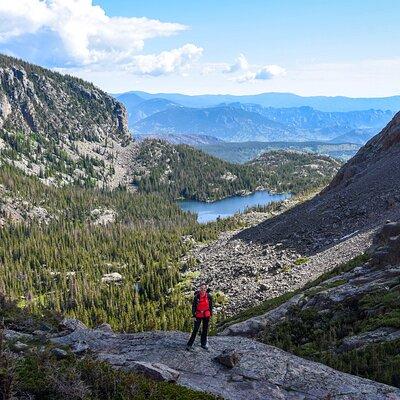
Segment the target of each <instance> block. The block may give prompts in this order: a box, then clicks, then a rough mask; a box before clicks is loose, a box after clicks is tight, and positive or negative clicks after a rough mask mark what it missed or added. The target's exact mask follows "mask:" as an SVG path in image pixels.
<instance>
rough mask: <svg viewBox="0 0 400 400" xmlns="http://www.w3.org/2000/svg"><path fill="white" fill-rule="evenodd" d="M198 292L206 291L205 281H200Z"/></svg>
mask: <svg viewBox="0 0 400 400" xmlns="http://www.w3.org/2000/svg"><path fill="white" fill-rule="evenodd" d="M200 292H201V293H205V292H207V283H205V282H201V283H200Z"/></svg>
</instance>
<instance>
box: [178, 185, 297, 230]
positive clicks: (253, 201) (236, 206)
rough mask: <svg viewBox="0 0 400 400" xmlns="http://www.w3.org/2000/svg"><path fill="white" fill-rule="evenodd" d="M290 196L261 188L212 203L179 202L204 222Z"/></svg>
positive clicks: (185, 209) (183, 208)
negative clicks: (272, 192)
mask: <svg viewBox="0 0 400 400" xmlns="http://www.w3.org/2000/svg"><path fill="white" fill-rule="evenodd" d="M288 197H290V195H289V194H271V193H269V192H267V191H265V190H260V191H258V192H254V193H252V194H249V195H247V196H232V197H227V198H226V199H222V200H218V201H214V202H212V203H206V202H203V201H197V200H182V201H179V202H178V204H179V206H180V207H181V208H182V210H184V211H190V212H192V213H196V214H197V221H198V222H200V223H202V224H203V223H206V222H210V221H215V220H216V219H217V218H218V217H220V218H227V217H230V216H232V215H234V214H236V213H239V212H243V211H244V210H245V209H246V208H248V207H254V206H258V205H261V206H264V205H267V204H270V203H272V202H274V201H280V200H284V199H287V198H288Z"/></svg>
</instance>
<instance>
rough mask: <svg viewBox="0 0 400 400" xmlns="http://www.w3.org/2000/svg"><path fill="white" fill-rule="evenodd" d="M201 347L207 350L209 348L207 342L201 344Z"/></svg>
mask: <svg viewBox="0 0 400 400" xmlns="http://www.w3.org/2000/svg"><path fill="white" fill-rule="evenodd" d="M201 348H202V349H204V350H207V351H208V350H209V347H208V344H205V345H204V346H203V345H201Z"/></svg>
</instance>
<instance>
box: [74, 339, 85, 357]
mask: <svg viewBox="0 0 400 400" xmlns="http://www.w3.org/2000/svg"><path fill="white" fill-rule="evenodd" d="M88 350H89V345H88V344H86V343H84V342H77V343H74V344H73V345H72V346H71V351H72V352H73V353H74V354H76V355H78V356H79V355H82V354H84V353H86V352H87V351H88Z"/></svg>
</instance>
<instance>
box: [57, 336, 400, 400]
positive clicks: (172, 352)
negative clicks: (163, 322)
mask: <svg viewBox="0 0 400 400" xmlns="http://www.w3.org/2000/svg"><path fill="white" fill-rule="evenodd" d="M187 336H188V335H187V334H185V333H183V332H145V333H136V334H111V333H109V332H103V331H100V330H91V329H78V330H75V331H74V332H72V333H70V334H68V335H66V336H63V337H58V338H54V339H52V341H53V342H54V343H56V344H58V345H70V346H77V345H83V344H84V345H86V346H88V348H89V349H90V351H91V352H93V354H94V355H95V356H96V357H97V358H98V359H100V360H104V361H107V362H109V363H110V364H111V365H112V366H114V367H116V368H122V369H127V370H132V369H133V370H135V369H137V368H138V367H137V365H138V363H139V364H141V365H145V366H146V365H148V364H150V365H152V366H153V367H154V365H156V367H157V365H160V364H162V365H163V368H164V366H165V368H168V369H172V370H173V371H176V373H177V374H179V376H177V374H176V375H175V377H176V382H177V383H178V384H180V385H183V386H186V387H189V388H192V389H196V390H201V391H204V392H210V393H213V394H215V395H220V396H222V397H223V398H224V399H229V400H242V399H246V400H248V399H250V398H251V399H254V400H266V399H269V400H275V399H276V400H277V399H291V400H300V399H301V400H317V399H318V400H320V399H330V400H339V399H340V400H350V399H351V400H383V399H385V400H386V399H387V400H399V399H400V390H399V389H396V388H393V387H390V386H386V385H383V384H380V383H376V382H373V381H370V380H367V379H363V378H360V377H356V376H352V375H349V374H345V373H342V372H338V371H336V370H334V369H332V368H329V367H327V366H325V365H322V364H318V363H315V362H311V361H307V360H304V359H301V358H299V357H296V356H294V355H291V354H289V353H286V352H285V351H282V350H279V349H277V348H275V347H272V346H268V345H265V344H262V343H259V342H257V341H255V340H252V339H248V338H243V337H229V336H219V337H211V338H210V339H209V345H210V350H209V351H204V350H203V349H201V348H200V347H195V348H194V351H192V352H190V353H189V352H187V351H186V350H185V344H186V341H187ZM227 349H229V350H231V349H235V352H237V354H238V355H240V362H239V363H238V364H236V365H235V366H233V368H228V367H226V366H224V365H222V364H221V363H219V362H218V361H216V360H215V358H216V357H218V356H219V355H220V354H221V353H222V352H223V351H224V350H227ZM146 363H147V364H146Z"/></svg>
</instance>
